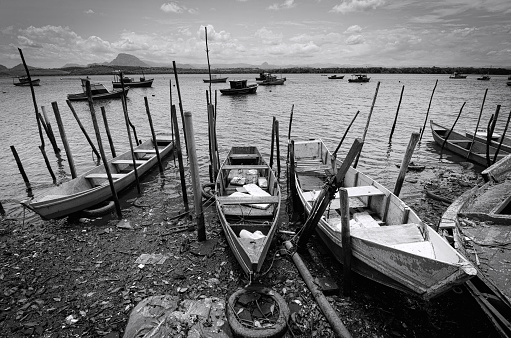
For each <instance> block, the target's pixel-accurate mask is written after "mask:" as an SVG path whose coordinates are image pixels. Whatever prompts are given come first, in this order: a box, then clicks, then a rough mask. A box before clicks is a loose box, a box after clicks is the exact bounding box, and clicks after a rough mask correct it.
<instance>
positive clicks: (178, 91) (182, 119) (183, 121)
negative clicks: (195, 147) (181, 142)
mask: <svg viewBox="0 0 511 338" xmlns="http://www.w3.org/2000/svg"><path fill="white" fill-rule="evenodd" d="M172 66H173V68H174V77H175V78H176V88H177V97H178V99H179V102H178V103H179V112H180V113H181V122H182V123H183V136H184V137H185V150H186V155H187V156H188V145H187V144H186V140H187V137H186V131H185V129H184V125H185V117H184V112H183V102H182V101H181V89H179V79H178V77H177V67H176V61H172Z"/></svg>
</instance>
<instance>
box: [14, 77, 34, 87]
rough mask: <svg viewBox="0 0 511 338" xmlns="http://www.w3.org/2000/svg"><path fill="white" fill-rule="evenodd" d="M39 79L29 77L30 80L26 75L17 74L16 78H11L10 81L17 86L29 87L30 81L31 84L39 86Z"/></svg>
mask: <svg viewBox="0 0 511 338" xmlns="http://www.w3.org/2000/svg"><path fill="white" fill-rule="evenodd" d="M14 79H17V80H18V82H15V81H14ZM40 81H41V80H40V79H31V81H29V80H28V76H19V77H17V78H13V81H12V83H13V84H14V85H15V86H18V87H29V86H30V83H32V86H39V82H40Z"/></svg>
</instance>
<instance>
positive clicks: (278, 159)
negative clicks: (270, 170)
mask: <svg viewBox="0 0 511 338" xmlns="http://www.w3.org/2000/svg"><path fill="white" fill-rule="evenodd" d="M275 148H277V178H280V146H279V120H275Z"/></svg>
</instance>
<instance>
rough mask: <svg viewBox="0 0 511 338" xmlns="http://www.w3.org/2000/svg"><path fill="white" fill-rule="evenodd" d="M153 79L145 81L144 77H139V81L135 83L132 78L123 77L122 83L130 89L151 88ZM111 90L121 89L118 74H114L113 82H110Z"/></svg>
mask: <svg viewBox="0 0 511 338" xmlns="http://www.w3.org/2000/svg"><path fill="white" fill-rule="evenodd" d="M153 81H154V79H146V78H145V76H141V77H140V79H139V81H136V80H135V79H134V78H132V77H128V76H123V77H122V82H123V83H124V87H125V88H126V87H130V88H147V87H152V85H153ZM112 86H113V88H122V84H121V79H120V78H119V74H118V73H116V74H114V80H113V81H112Z"/></svg>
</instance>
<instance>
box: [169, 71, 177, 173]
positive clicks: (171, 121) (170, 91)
mask: <svg viewBox="0 0 511 338" xmlns="http://www.w3.org/2000/svg"><path fill="white" fill-rule="evenodd" d="M169 101H170V133H171V135H172V143H173V144H174V146H175V145H176V143H175V141H174V127H173V126H174V124H173V123H174V122H173V120H172V80H171V79H169ZM172 158H173V159H174V167H175V166H176V156H172Z"/></svg>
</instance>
